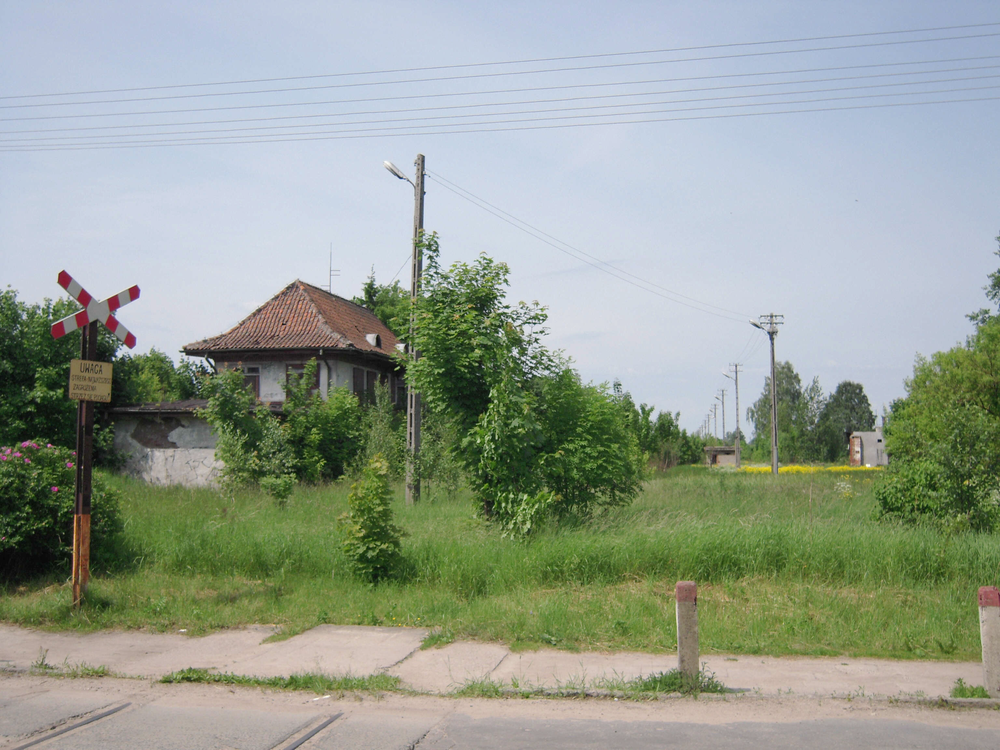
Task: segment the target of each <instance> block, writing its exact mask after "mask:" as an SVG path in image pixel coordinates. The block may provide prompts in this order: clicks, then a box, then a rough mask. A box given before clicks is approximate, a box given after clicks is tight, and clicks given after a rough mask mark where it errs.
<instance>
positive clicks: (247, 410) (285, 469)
mask: <svg viewBox="0 0 1000 750" xmlns="http://www.w3.org/2000/svg"><path fill="white" fill-rule="evenodd" d="M205 387H206V390H207V392H208V393H209V398H208V405H207V406H206V407H205V409H203V410H201V412H200V414H201V415H202V416H203V417H204V418H205V419H207V420H208V423H209V424H211V425H212V428H213V429H214V430H215V433H216V436H217V441H216V445H215V456H216V458H218V459H219V460H220V461H222V462H223V464H224V466H223V469H222V472H221V475H220V479H221V482H222V485H223V486H224V487H228V488H230V489H232V488H234V487H240V486H245V485H253V484H256V485H260V487H261V488H262V489H264V491H265V492H267V493H268V494H270V495H271V496H272V497H274V498H275V499H276V500H279V501H284V500H286V499H287V498H288V496H289V495H290V494H291V491H292V487H293V486H294V485H295V457H294V455H293V454H292V450H291V447H290V446H289V444H288V440H287V438H286V436H285V433H284V431H283V430H282V428H281V425H280V424H279V423H278V420H277V418H276V417H275V416H274V415H273V414H272V413H271V410H270V409H268V408H267V407H266V406H264V405H263V404H258V403H257V401H256V399H255V397H254V395H253V393H251V392H250V390H248V389H247V388H246V387H245V386H244V385H243V375H242V374H241V373H240V372H238V371H236V370H229V371H226V372H223V373H220V374H219V375H217V376H216V377H215V378H213V379H212V380H211V381H210V383H208V384H207V385H206V386H205Z"/></svg>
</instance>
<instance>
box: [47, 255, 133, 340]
mask: <svg viewBox="0 0 1000 750" xmlns="http://www.w3.org/2000/svg"><path fill="white" fill-rule="evenodd" d="M57 281H58V282H59V286H61V287H62V288H63V289H65V290H66V291H67V292H69V293H70V295H71V296H72V297H73V299H75V300H76V301H77V302H79V303H80V304H81V305H83V309H82V310H81V311H80V312H78V313H76V314H74V315H69V316H67V317H65V318H63V319H62V320H60V321H59V322H58V323H56V324H55V325H54V326H52V337H53V338H56V339H58V338H60V337H62V336H65V335H66V334H67V333H69V332H70V331H75V330H76V329H77V328H83V326H85V325H87V324H88V323H90V322H91V321H94V320H99V321H101V322H102V323H104V325H106V326H107V327H108V330H109V331H111V332H112V333H113V334H114V335H115V336H117V337H118V338H119V339H120V340H121V342H122V343H123V344H125V346H127V347H128V348H129V349H134V348H135V336H133V335H132V334H131V333H129V332H128V329H127V328H125V326H123V325H122V324H121V323H119V322H118V319H117V318H116V317H115V316H114V312H115V310H117V309H118V308H119V307H123V306H125V305H127V304H128V303H129V302H132V301H133V300H137V299H139V287H137V286H132V287H129V288H128V289H126V290H125V291H124V292H119V293H118V294H116V295H115V296H114V297H108V298H107V299H106V300H102V301H98V300H96V299H94V298H93V297H92V296H91V295H90V294H89V293H88V292H87V290H86V289H84V288H83V287H82V286H80V284H79V283H78V282H77V281H76V280H74V279H73V277H72V276H70V275H69V274H68V273H66V272H65V271H60V272H59V278H58V279H57Z"/></svg>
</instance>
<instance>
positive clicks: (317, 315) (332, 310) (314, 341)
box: [184, 280, 397, 357]
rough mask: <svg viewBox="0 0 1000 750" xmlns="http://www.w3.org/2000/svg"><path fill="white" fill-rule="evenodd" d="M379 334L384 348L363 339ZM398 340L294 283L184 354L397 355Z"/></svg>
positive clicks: (371, 319) (350, 307)
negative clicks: (293, 351) (298, 351)
mask: <svg viewBox="0 0 1000 750" xmlns="http://www.w3.org/2000/svg"><path fill="white" fill-rule="evenodd" d="M371 333H375V334H378V336H379V339H380V343H381V347H376V346H374V345H372V344H370V343H368V340H367V339H366V338H365V336H366V335H367V334H371ZM396 342H397V339H396V336H395V335H394V334H393V333H392V331H390V330H389V329H388V328H387V327H386V325H385V324H384V323H383V322H382V321H381V320H379V319H378V318H377V317H375V315H374V314H373V313H372V312H370V311H369V310H366V309H365V308H363V307H361V306H360V305H356V304H354V303H353V302H350V301H348V300H346V299H344V298H343V297H338V296H337V295H335V294H330V293H329V292H327V291H325V290H323V289H320V288H318V287H315V286H313V285H312V284H306V283H305V282H304V281H298V280H296V281H293V282H292V283H291V284H289V285H288V286H286V287H285V288H284V289H282V290H281V291H280V292H278V293H277V294H276V295H274V296H273V297H271V299H269V300H268V301H267V302H265V303H264V304H263V305H261V306H260V307H258V308H257V309H256V310H254V311H253V312H252V313H251V314H250V315H248V316H247V317H246V318H244V319H243V320H241V321H240V322H239V324H237V325H236V327H235V328H232V329H231V330H229V331H226V332H225V333H223V334H220V335H219V336H213V337H211V338H207V339H203V340H202V341H195V342H194V343H192V344H188V345H187V346H185V347H184V353H185V354H188V355H191V356H195V357H202V356H206V355H209V356H211V355H212V354H213V353H218V352H238V351H259V350H276V349H319V348H323V349H341V350H344V349H347V350H356V351H363V352H377V353H380V354H385V355H387V356H392V355H393V354H395V353H396Z"/></svg>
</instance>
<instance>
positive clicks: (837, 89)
mask: <svg viewBox="0 0 1000 750" xmlns="http://www.w3.org/2000/svg"><path fill="white" fill-rule="evenodd" d="M998 67H1000V66H984V68H985V69H991V70H996V69H997V68H998ZM996 78H1000V74H991V75H981V76H962V77H957V78H945V79H934V80H931V81H897V82H894V83H879V84H869V85H865V86H845V87H835V88H821V89H807V90H796V91H774V92H766V93H760V94H737V95H731V96H723V97H705V98H700V99H680V100H673V101H671V100H661V101H652V102H627V103H615V104H592V105H587V106H580V107H557V108H552V109H527V110H514V111H505V112H497V113H488V112H484V113H462V114H442V115H435V116H430V117H406V118H402V119H389V120H362V121H355V122H345V123H340V124H341V125H358V124H390V123H394V122H405V123H408V124H410V123H415V122H424V121H427V120H457V119H471V118H477V117H478V118H484V117H496V116H500V115H504V116H509V115H516V114H546V113H558V112H583V111H596V110H605V109H624V108H628V107H646V108H648V107H653V106H660V105H665V104H674V103H685V104H686V103H697V102H713V101H719V102H721V101H731V100H734V99H755V98H772V97H789V96H801V95H805V94H815V93H833V92H843V91H863V90H871V89H884V88H892V87H903V86H911V87H912V86H926V85H928V84H940V83H961V82H967V81H979V80H991V79H996ZM828 80H829V79H828ZM797 83H800V82H797ZM776 85H784V84H772V83H766V84H744V85H739V86H721V87H710V88H695V89H679V90H678V89H675V90H674V91H663V92H643V93H626V94H607V95H601V96H593V97H569V98H563V99H543V100H534V101H528V102H502V103H494V104H469V105H457V106H450V107H424V108H415V109H401V110H369V111H366V112H345V113H339V114H324V115H307V116H304V117H308V118H310V119H315V118H318V117H329V118H342V117H351V116H365V115H380V114H405V113H416V112H428V111H448V110H453V109H465V108H485V107H489V106H492V107H509V106H517V105H528V104H541V103H562V102H576V101H585V100H598V101H602V100H606V99H617V98H626V97H628V98H631V97H638V96H656V95H662V94H687V93H696V92H700V91H720V90H729V89H733V88H756V87H760V86H776ZM963 90H968V89H960V88H953V89H946V90H945V91H944V93H954V92H955V91H963ZM929 93H942V91H941V90H938V91H933V90H932V91H926V90H924V91H912V92H900V93H897V94H889V95H890V96H918V95H926V94H929ZM766 104H767V102H763V105H766ZM283 119H288V118H286V117H277V118H261V119H259V120H249V121H250V122H274V121H276V120H283ZM195 124H197V123H177V124H176V125H174V126H181V127H183V126H186V125H195ZM208 124H225V123H222V122H218V123H215V122H211V123H208ZM335 124H337V123H333V122H330V123H315V122H312V123H306V124H284V125H271V126H253V127H242V128H217V129H206V130H180V131H161V132H158V133H155V135H159V136H162V135H191V134H204V133H241V132H252V131H264V130H285V131H289V130H293V129H302V128H311V127H325V126H333V125H335ZM170 126H171V125H169V124H163V125H155V126H153V125H110V126H97V127H90V128H53V129H32V130H20V131H17V130H8V131H0V143H4V142H6V143H13V142H17V141H45V140H47V141H69V140H80V139H82V138H95V139H96V138H105V139H110V138H128V137H138V134H135V135H134V136H133V134H129V133H109V134H106V135H99V134H90V131H94V130H110V129H123V128H133V127H136V128H137V127H142V128H149V127H170ZM67 132H87V133H88V134H87V135H79V136H69V135H65V136H55V135H53V136H48V134H50V133H67ZM9 135H46V136H48V137H44V138H21V139H12V138H3V136H9Z"/></svg>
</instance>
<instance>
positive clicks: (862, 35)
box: [0, 22, 1000, 101]
mask: <svg viewBox="0 0 1000 750" xmlns="http://www.w3.org/2000/svg"><path fill="white" fill-rule="evenodd" d="M997 26H1000V23H993V22H990V23H977V24H963V25H956V26H936V27H929V28H920V29H897V30H891V31H874V32H865V33H857V34H837V35H827V36H817V37H800V38H793V39H775V40H764V41H756V42H728V43H723V44H706V45H697V46H689V47H673V48H665V49H655V50H637V51H626V52H605V53H597V54H589V55H568V56H562V57H537V58H529V59H521V60H506V61H494V62H482V63H457V64H451V65H431V66H422V67H411V68H394V69H386V70H374V71H361V72H350V73H326V74H316V75H305V76H283V77H272V78H250V79H243V80H235V81H215V82H200V83H185V84H168V85H159V86H137V87H131V88H118V89H96V90H90V91H70V92H62V93H47V94H16V95H7V96H0V101H2V100H6V99H31V98H40V97H57V96H90V95H97V94H115V93H128V92H139V91H160V90H167V89H180V88H199V87H207V86H237V85H247V84H256V83H276V82H281V81H305V80H316V79H321V78H344V77H350V76H371V75H391V74H395V73H418V72H429V71H432V70H456V69H463V68H482V67H491V66H497V65H522V64H533V63H544V62H564V61H569V60H592V59H602V58H612V57H626V56H634V55H652V54H666V53H673V52H696V51H701V50H708V49H727V48H733V47H752V46H762V45H768V44H801V43H805V42H820V41H833V40H835V39H862V38H869V37H876V36H892V35H898V34H923V33H933V32H941V31H958V30H962V29H979V28H995V27H997Z"/></svg>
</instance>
